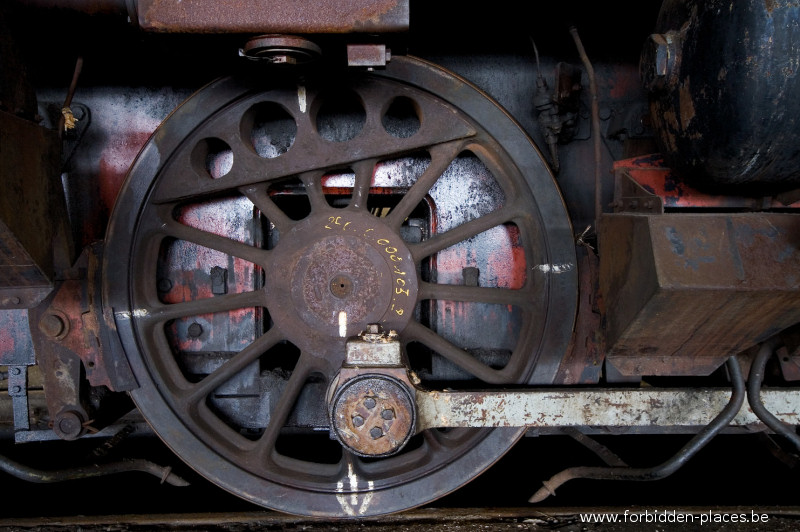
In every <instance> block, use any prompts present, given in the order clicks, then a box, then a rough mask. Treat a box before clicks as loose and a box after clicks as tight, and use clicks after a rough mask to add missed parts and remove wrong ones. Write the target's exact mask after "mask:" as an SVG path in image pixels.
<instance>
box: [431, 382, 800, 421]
mask: <svg viewBox="0 0 800 532" xmlns="http://www.w3.org/2000/svg"><path fill="white" fill-rule="evenodd" d="M730 395H731V392H730V390H729V389H724V388H720V389H716V388H714V389H694V390H689V389H680V390H679V389H654V388H641V389H619V388H615V389H592V390H588V389H583V390H575V389H572V390H569V389H545V390H543V389H538V390H525V391H521V390H519V391H493V392H486V391H481V392H436V391H417V408H418V415H419V421H418V423H419V424H418V429H419V430H425V429H429V428H433V427H440V428H445V427H523V426H524V427H533V428H548V427H573V426H588V427H700V426H704V425H707V424H708V423H710V422H711V420H712V419H713V418H714V416H715V415H716V413H717V412H719V411H720V410H722V409H723V408H724V407H725V405H726V404H727V403H728V400H729V398H730ZM761 399H762V402H763V403H764V406H765V407H766V409H767V410H769V411H770V412H773V413H774V415H775V416H776V417H777V418H778V419H779V420H780V421H782V422H784V423H788V424H789V425H798V424H800V389H798V388H782V389H771V390H762V391H761ZM761 423H762V422H761V420H760V419H759V418H758V417H757V416H756V415H755V414H754V413H753V411H752V410H751V408H750V406H749V405H747V404H745V405H744V406H742V408H741V409H740V410H739V413H738V414H736V416H735V417H734V418H733V421H732V422H731V425H732V426H739V427H742V426H756V425H760V424H761Z"/></svg>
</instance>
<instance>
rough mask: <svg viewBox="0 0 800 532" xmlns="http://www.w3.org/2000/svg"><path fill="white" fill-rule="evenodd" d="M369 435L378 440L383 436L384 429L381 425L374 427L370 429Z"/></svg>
mask: <svg viewBox="0 0 800 532" xmlns="http://www.w3.org/2000/svg"><path fill="white" fill-rule="evenodd" d="M369 435H370V436H371V437H372V439H373V440H377V439H378V438H380V437H381V436H383V429H382V428H380V427H372V428H371V429H369Z"/></svg>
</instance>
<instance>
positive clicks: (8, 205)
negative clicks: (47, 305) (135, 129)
mask: <svg viewBox="0 0 800 532" xmlns="http://www.w3.org/2000/svg"><path fill="white" fill-rule="evenodd" d="M23 148H24V149H23ZM60 156H61V151H60V144H59V141H58V136H57V134H56V133H55V132H53V131H50V130H47V129H45V128H43V127H40V126H38V125H36V124H34V123H32V122H29V121H27V120H23V119H22V118H18V117H16V116H14V115H12V114H9V113H5V112H1V111H0V171H1V172H2V175H3V179H2V180H0V308H7V309H9V308H10V309H13V308H30V307H32V306H34V305H36V304H38V303H39V302H40V301H41V300H42V299H43V298H44V297H46V296H47V294H48V293H49V292H50V290H51V289H52V279H53V275H54V273H55V266H54V260H55V259H54V257H55V256H56V254H57V253H58V252H59V251H60V252H61V254H62V257H63V256H67V257H68V256H69V249H70V247H69V243H68V241H67V240H66V238H68V235H69V233H68V231H67V220H66V209H65V203H64V196H63V192H62V190H61V188H60V186H59V185H60V182H59V179H58V176H59V174H60V172H59V165H60ZM21 206H22V208H23V209H24V211H23V212H24V215H22V214H23V212H21V211H20V208H21Z"/></svg>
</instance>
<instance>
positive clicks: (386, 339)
mask: <svg viewBox="0 0 800 532" xmlns="http://www.w3.org/2000/svg"><path fill="white" fill-rule="evenodd" d="M346 350H347V354H346V356H345V362H344V363H345V365H346V366H355V367H364V366H401V365H402V364H403V360H402V346H401V345H400V342H399V340H398V338H397V331H388V332H386V331H383V330H382V328H381V327H380V325H378V324H369V325H367V329H366V330H365V331H364V332H362V333H361V334H359V335H358V336H356V337H354V338H351V339H350V340H348V341H347V346H346Z"/></svg>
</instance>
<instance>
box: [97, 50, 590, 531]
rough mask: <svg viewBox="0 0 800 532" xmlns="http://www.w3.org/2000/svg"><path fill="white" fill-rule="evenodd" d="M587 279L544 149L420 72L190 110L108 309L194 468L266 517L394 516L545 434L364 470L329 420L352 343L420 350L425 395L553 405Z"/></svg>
mask: <svg viewBox="0 0 800 532" xmlns="http://www.w3.org/2000/svg"><path fill="white" fill-rule="evenodd" d="M575 269H576V268H575V255H574V244H573V237H572V231H571V227H570V224H569V219H568V216H567V214H566V210H565V208H564V205H563V201H562V199H561V197H560V194H559V192H558V189H557V187H556V185H555V183H554V180H553V178H552V176H551V174H550V173H549V171H548V169H547V168H546V165H545V164H544V163H543V160H542V157H541V155H540V154H539V152H538V151H537V150H536V148H535V147H534V146H533V145H532V143H531V142H530V140H529V139H528V138H527V136H526V135H525V134H524V132H523V131H522V130H521V128H520V127H519V126H518V125H517V124H516V123H515V122H514V121H513V120H512V119H511V118H510V117H509V116H508V115H506V114H505V113H504V112H503V110H502V109H501V108H500V107H499V106H498V105H497V104H495V103H493V102H492V101H491V100H490V99H489V98H488V97H487V96H486V95H484V94H483V93H481V92H480V91H479V90H478V89H476V88H475V87H473V86H472V85H470V84H469V83H467V82H466V81H464V80H463V79H460V78H458V77H457V76H455V75H454V74H452V73H449V72H447V71H444V70H443V69H441V68H439V67H437V66H434V65H432V64H429V63H427V62H424V61H421V60H418V59H413V58H406V57H396V58H393V60H392V62H391V65H390V66H388V67H387V68H386V70H383V71H380V72H374V73H349V74H347V75H338V76H326V75H318V76H308V77H306V78H304V79H303V80H302V81H298V80H288V79H285V80H282V81H278V82H275V81H274V80H267V81H265V80H264V79H263V77H262V78H261V79H258V80H256V79H250V78H247V77H240V78H226V79H222V80H219V81H216V82H214V83H211V84H210V85H208V86H207V87H205V88H203V89H202V90H200V91H199V92H198V93H196V94H195V95H194V96H192V97H191V98H190V99H188V100H187V101H186V102H185V103H184V104H183V105H182V106H181V107H179V108H178V109H177V110H176V111H175V112H174V113H173V114H172V115H171V116H170V117H169V118H167V119H166V120H165V121H164V123H163V124H162V125H161V126H160V127H159V129H158V130H157V131H156V132H155V134H154V135H153V136H152V138H151V139H150V141H149V142H148V143H147V145H146V146H145V148H144V149H143V150H142V152H141V153H140V155H139V157H138V158H137V160H136V162H135V163H134V165H133V166H132V168H131V170H130V173H129V176H128V179H127V181H126V184H125V186H124V187H123V190H122V192H121V194H120V197H119V199H118V201H117V204H116V207H115V210H114V212H113V214H112V218H111V221H110V224H109V229H108V234H107V239H106V252H105V264H104V278H105V280H106V283H105V284H106V285H105V290H104V303H105V305H106V308H108V309H110V310H111V311H112V312H113V316H114V318H115V321H116V327H117V331H118V334H119V338H120V341H121V343H122V345H123V347H124V350H125V352H126V355H127V357H128V360H129V362H130V365H131V367H132V369H133V371H134V374H135V376H136V379H137V382H138V383H139V385H140V387H139V388H138V389H136V390H134V391H133V392H132V396H133V398H134V400H135V402H136V404H137V406H138V407H139V409H140V410H141V412H142V414H143V415H144V416H145V417H146V419H147V420H148V422H149V423H150V424H151V425H152V426H153V428H154V430H155V431H156V432H157V433H158V434H159V436H160V437H161V438H162V439H163V440H164V441H165V442H166V443H167V445H168V446H170V447H171V448H172V449H173V450H174V451H175V452H176V453H177V454H178V455H179V456H180V457H181V458H182V459H183V460H184V461H185V462H186V463H187V464H189V465H190V466H191V467H193V468H194V469H195V470H196V471H198V472H199V473H200V474H202V475H203V476H205V477H206V478H208V479H209V480H211V481H212V482H214V483H216V484H218V485H219V486H221V487H223V488H225V489H227V490H228V491H230V492H232V493H234V494H236V495H238V496H240V497H242V498H245V499H247V500H250V501H252V502H254V503H257V504H259V505H262V506H265V507H269V508H273V509H276V510H280V511H284V512H288V513H294V514H305V515H316V516H320V515H327V516H344V517H354V516H371V515H380V514H386V513H391V512H396V511H401V510H404V509H408V508H412V507H415V506H418V505H421V504H424V503H427V502H429V501H431V500H434V499H436V498H438V497H441V496H442V495H444V494H446V493H449V492H450V491H452V490H454V489H456V488H458V487H459V486H461V485H463V484H465V483H466V482H468V481H469V480H470V479H472V478H474V477H475V476H477V475H478V474H480V473H481V472H482V471H484V470H485V469H486V468H487V467H489V466H490V465H491V464H493V463H494V462H495V461H496V460H497V459H499V458H500V457H501V456H502V455H503V454H504V453H505V452H506V451H507V450H508V449H509V448H510V447H511V446H512V445H513V444H514V443H515V442H516V440H517V439H518V438H519V437H520V436H521V434H522V430H519V429H491V430H484V429H458V430H449V431H445V430H426V431H424V432H422V433H420V434H418V435H416V436H414V437H413V438H412V439H411V441H410V442H409V443H408V445H407V446H406V447H405V449H403V450H402V451H401V452H400V453H398V454H395V455H393V456H387V457H381V458H365V457H360V456H356V455H355V454H352V453H351V452H349V451H347V450H344V449H342V447H341V445H340V444H339V443H338V442H337V441H336V440H335V439H333V438H332V437H331V431H330V426H329V418H328V416H327V413H326V408H327V406H326V403H325V401H326V393H327V390H328V387H329V385H330V384H331V381H332V379H333V378H334V376H335V375H336V373H337V372H338V370H339V368H340V366H341V365H342V362H343V360H344V356H345V342H346V340H347V338H348V337H352V336H354V335H357V334H358V333H359V332H360V331H362V330H364V329H365V328H366V325H367V324H374V323H378V324H381V325H382V326H383V328H384V329H385V330H387V331H388V330H394V331H396V332H397V335H398V338H399V340H400V341H401V343H402V345H403V346H404V353H405V356H406V358H407V360H408V365H409V368H410V370H411V371H413V372H414V375H415V376H416V377H418V378H419V379H420V381H421V384H420V385H421V386H423V387H429V388H436V387H445V386H446V387H449V388H454V389H457V388H458V387H459V386H460V387H468V386H469V387H475V386H481V387H484V388H485V387H487V386H488V385H497V386H500V385H503V384H512V383H517V384H520V383H534V384H547V383H549V382H551V381H552V379H553V377H554V375H555V371H556V369H557V366H558V363H559V359H560V356H561V355H562V354H563V352H564V350H565V348H566V346H567V343H568V340H569V337H570V334H571V329H572V323H573V319H574V313H575V304H576V296H577V289H576V271H575Z"/></svg>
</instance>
